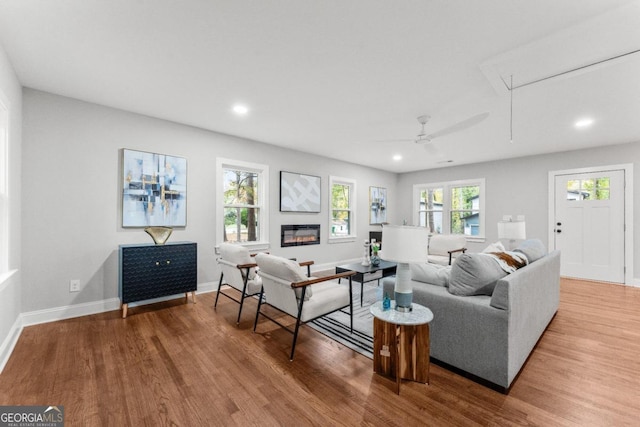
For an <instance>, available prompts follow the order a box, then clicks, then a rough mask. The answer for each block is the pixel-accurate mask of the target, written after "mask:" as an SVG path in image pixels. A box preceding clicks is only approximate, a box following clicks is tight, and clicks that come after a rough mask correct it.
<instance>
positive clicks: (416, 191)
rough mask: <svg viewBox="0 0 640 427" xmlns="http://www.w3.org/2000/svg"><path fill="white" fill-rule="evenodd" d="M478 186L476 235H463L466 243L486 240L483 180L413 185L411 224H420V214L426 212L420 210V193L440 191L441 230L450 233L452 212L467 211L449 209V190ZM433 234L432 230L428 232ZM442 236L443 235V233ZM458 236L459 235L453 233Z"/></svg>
mask: <svg viewBox="0 0 640 427" xmlns="http://www.w3.org/2000/svg"><path fill="white" fill-rule="evenodd" d="M469 186H478V187H479V188H480V194H479V195H478V199H479V200H478V203H479V209H478V211H479V220H478V228H479V230H478V235H476V236H469V235H465V234H463V235H464V236H465V237H466V238H467V241H470V242H484V241H485V239H486V234H485V233H486V228H485V217H486V202H485V200H486V191H485V179H484V178H475V179H463V180H456V181H442V182H430V183H424V184H414V185H413V208H412V211H413V223H414V224H420V214H421V213H422V212H426V211H427V210H426V209H423V210H421V209H420V193H421V192H422V191H425V190H429V189H440V188H441V189H442V193H443V194H442V229H443V230H447V231H448V232H447V233H446V234H452V233H451V214H452V212H461V211H467V210H468V209H462V210H461V209H452V208H451V190H452V189H453V188H456V187H469ZM430 231H431V233H433V230H430ZM443 234H444V233H443ZM455 234H460V233H455Z"/></svg>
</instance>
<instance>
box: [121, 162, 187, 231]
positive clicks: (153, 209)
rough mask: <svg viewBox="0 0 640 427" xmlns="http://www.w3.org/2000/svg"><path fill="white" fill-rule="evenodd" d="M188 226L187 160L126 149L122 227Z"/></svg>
mask: <svg viewBox="0 0 640 427" xmlns="http://www.w3.org/2000/svg"><path fill="white" fill-rule="evenodd" d="M186 225H187V159H185V158H182V157H175V156H167V155H165V154H157V153H147V152H144V151H134V150H127V149H123V150H122V226H123V227H148V226H165V227H185V226H186Z"/></svg>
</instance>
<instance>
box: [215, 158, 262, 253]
mask: <svg viewBox="0 0 640 427" xmlns="http://www.w3.org/2000/svg"><path fill="white" fill-rule="evenodd" d="M225 169H236V170H242V171H250V172H255V173H257V174H258V206H259V208H260V209H259V216H258V224H259V225H260V227H259V234H260V237H259V238H258V240H257V241H255V242H244V243H242V245H243V246H246V247H248V248H250V249H251V250H261V249H269V246H270V244H269V166H268V165H263V164H259V163H251V162H244V161H241V160H232V159H225V158H221V157H218V158H216V194H215V197H216V252H217V247H218V246H219V245H220V244H221V243H222V242H223V239H224V237H223V233H222V231H223V228H224V176H223V174H224V170H225Z"/></svg>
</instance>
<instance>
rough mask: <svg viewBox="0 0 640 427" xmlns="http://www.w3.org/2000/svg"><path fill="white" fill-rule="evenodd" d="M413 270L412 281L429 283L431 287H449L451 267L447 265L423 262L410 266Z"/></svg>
mask: <svg viewBox="0 0 640 427" xmlns="http://www.w3.org/2000/svg"><path fill="white" fill-rule="evenodd" d="M409 267H410V268H411V279H412V280H416V281H418V282H424V283H429V284H431V285H437V286H444V287H445V288H446V287H447V286H449V277H450V276H451V267H449V266H445V265H437V264H431V263H428V262H421V263H415V264H409Z"/></svg>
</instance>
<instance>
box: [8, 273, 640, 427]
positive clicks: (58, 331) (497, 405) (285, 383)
mask: <svg viewBox="0 0 640 427" xmlns="http://www.w3.org/2000/svg"><path fill="white" fill-rule="evenodd" d="M214 298H215V294H204V295H201V296H199V298H198V304H192V303H189V304H184V298H180V299H178V300H175V301H167V302H163V303H158V304H153V305H148V306H141V307H134V308H131V309H130V313H129V315H128V316H127V318H126V319H122V318H121V317H120V313H119V312H118V311H114V312H109V313H102V314H98V315H93V316H86V317H82V318H76V319H69V320H65V321H60V322H54V323H48V324H42V325H37V326H31V327H27V328H25V329H24V330H23V332H22V335H21V337H20V339H19V341H18V343H17V345H16V348H15V350H14V352H13V354H12V356H11V358H10V360H9V361H8V363H7V365H6V367H5V369H4V371H3V373H2V374H0V404H1V405H9V404H19V405H49V404H58V405H64V407H65V415H66V422H67V424H66V425H69V426H106V425H119V426H120V425H122V426H134V425H154V426H157V425H172V426H176V425H177V426H216V425H220V426H246V425H261V426H276V425H295V426H305V425H310V426H312V425H317V426H326V425H349V426H351V425H361V426H379V425H389V426H400V425H402V426H407V425H409V426H411V425H425V424H427V425H432V426H450V425H464V426H473V425H478V426H493V425H500V426H503V425H540V426H550V425H553V426H588V425H594V426H596V425H639V424H640V357H639V356H638V355H640V289H637V288H629V287H624V286H618V285H611V284H604V283H594V282H585V281H579V280H569V279H563V280H562V283H561V300H560V310H559V312H558V313H557V315H556V316H555V317H554V319H553V321H552V322H551V324H550V325H549V327H548V329H547V331H546V332H545V334H544V335H543V337H542V339H541V340H540V341H539V343H538V345H537V346H536V348H535V350H534V351H533V353H532V354H531V356H530V358H529V360H528V361H527V363H526V365H525V367H524V369H523V370H522V372H521V373H520V375H519V377H518V378H517V380H516V381H515V383H514V384H513V386H512V388H511V391H510V393H509V394H508V395H504V394H500V393H498V392H496V391H493V390H491V389H488V388H486V387H484V386H482V385H480V384H477V383H475V382H473V381H471V380H469V379H467V378H464V377H463V376H461V375H459V374H457V373H454V372H451V371H448V370H446V369H444V368H442V367H440V366H437V365H434V364H432V365H431V369H430V385H425V384H420V383H415V382H403V384H402V388H401V394H400V396H398V395H396V394H395V393H394V389H395V385H394V383H393V381H392V380H390V379H388V378H385V377H382V376H379V375H376V374H374V373H373V362H372V361H371V360H370V359H368V358H366V357H364V356H362V355H360V354H357V353H355V352H353V351H351V350H349V349H347V348H345V347H343V346H341V345H340V344H338V343H336V342H335V341H332V340H330V339H328V338H326V337H325V336H323V335H321V334H320V333H318V332H317V331H315V330H312V329H311V328H308V327H303V328H302V331H301V333H300V336H299V340H298V344H297V348H296V357H295V360H294V361H293V362H290V361H289V351H290V349H291V340H292V336H291V334H290V333H288V332H287V331H285V330H283V329H282V328H280V327H278V326H277V325H275V324H273V323H272V322H269V321H267V320H264V319H261V320H260V323H259V325H258V329H257V332H256V333H253V331H252V329H253V319H254V315H255V309H256V303H255V300H252V299H250V300H248V301H247V302H246V305H245V308H244V310H243V316H242V319H241V322H240V325H238V326H236V323H235V319H236V316H237V309H238V305H237V304H235V303H233V302H232V301H230V300H228V299H226V298H222V299H220V301H219V303H218V308H217V309H216V310H214V309H213V301H214ZM273 314H274V315H277V313H273ZM281 318H282V320H286V321H287V322H288V324H292V323H293V322H292V320H291V319H289V318H286V317H281Z"/></svg>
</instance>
